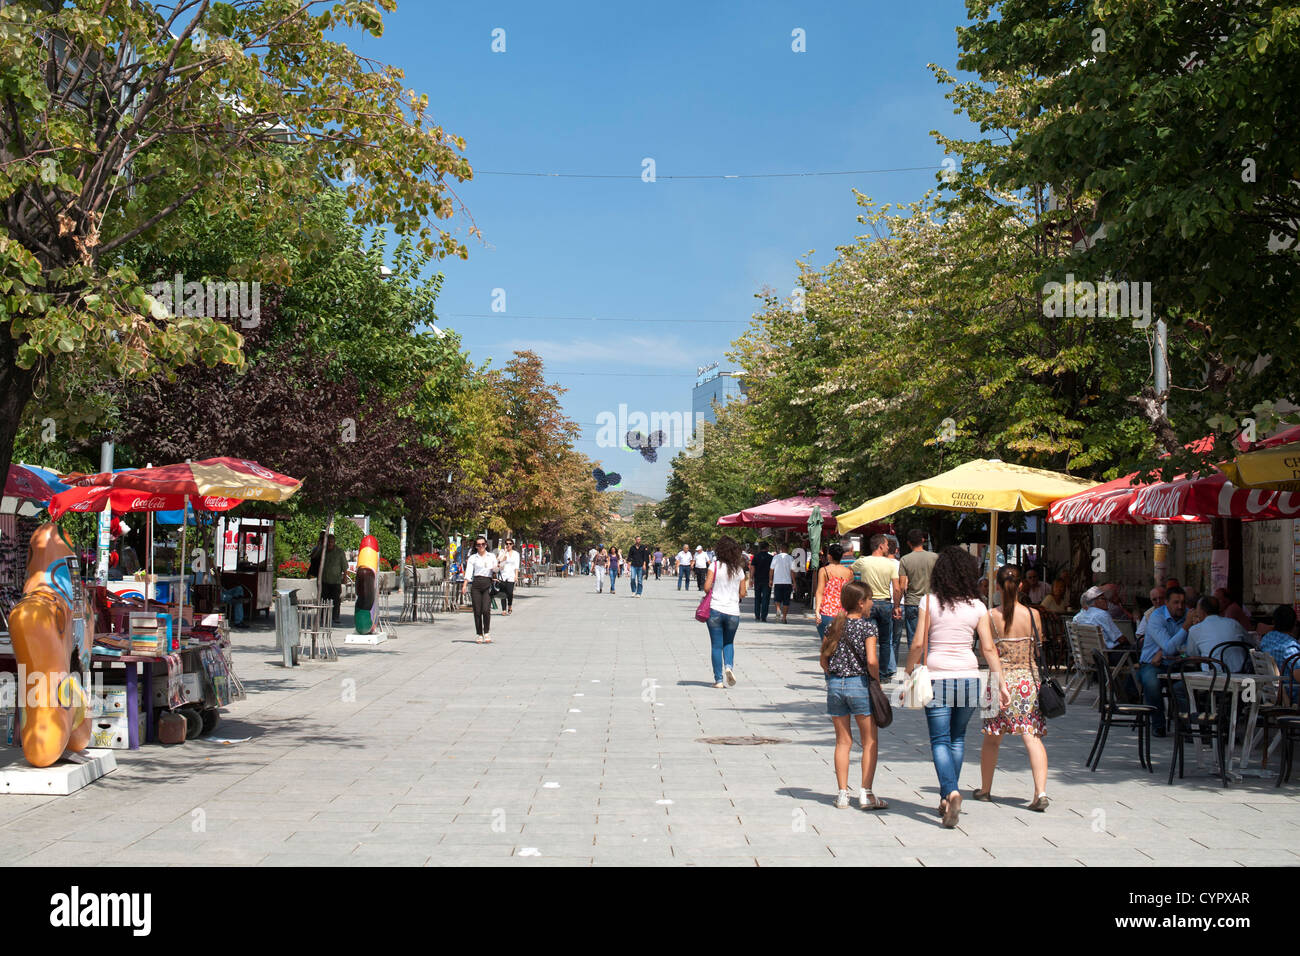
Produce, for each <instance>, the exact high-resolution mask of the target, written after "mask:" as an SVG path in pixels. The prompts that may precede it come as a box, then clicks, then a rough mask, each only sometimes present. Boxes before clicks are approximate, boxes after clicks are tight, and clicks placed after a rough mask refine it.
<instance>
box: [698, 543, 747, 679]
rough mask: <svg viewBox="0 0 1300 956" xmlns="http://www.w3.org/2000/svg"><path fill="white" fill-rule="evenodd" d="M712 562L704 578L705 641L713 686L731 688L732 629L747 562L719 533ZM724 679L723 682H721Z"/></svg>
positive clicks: (736, 623) (737, 624)
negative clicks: (710, 653)
mask: <svg viewBox="0 0 1300 956" xmlns="http://www.w3.org/2000/svg"><path fill="white" fill-rule="evenodd" d="M713 552H714V561H713V564H711V565H710V566H709V573H708V576H707V577H706V578H705V580H704V590H705V591H711V592H712V593H713V597H712V599H711V600H710V603H709V641H710V643H711V644H712V645H713V686H714V687H718V688H724V687H734V686H735V685H736V673H735V671H734V670H732V667H733V666H734V665H735V663H736V649H735V643H734V642H735V640H736V628H738V627H740V599H741V598H743V597H744V596H745V592H746V590H747V581H746V576H747V575H748V573H749V565H748V563H747V562H746V561H745V556H744V554H742V553H741V551H740V545H739V544H737V543H736V541H735V540H734V539H733V538H730V537H728V536H727V535H725V534H724V535H723V536H722V537H721V538H719V539H718V543H717V546H716V547H714V549H713ZM724 681H725V683H724Z"/></svg>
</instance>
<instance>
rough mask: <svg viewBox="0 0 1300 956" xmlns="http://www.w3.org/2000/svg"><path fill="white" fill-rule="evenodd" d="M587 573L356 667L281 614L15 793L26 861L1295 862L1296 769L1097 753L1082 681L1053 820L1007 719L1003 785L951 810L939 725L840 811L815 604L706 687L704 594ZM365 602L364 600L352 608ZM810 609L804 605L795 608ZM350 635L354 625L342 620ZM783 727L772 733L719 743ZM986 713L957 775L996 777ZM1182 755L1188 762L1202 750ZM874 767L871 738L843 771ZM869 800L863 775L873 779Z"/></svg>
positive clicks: (911, 722)
mask: <svg viewBox="0 0 1300 956" xmlns="http://www.w3.org/2000/svg"><path fill="white" fill-rule="evenodd" d="M619 583H620V587H619V590H618V592H617V594H615V595H612V596H611V595H610V594H609V593H605V594H600V595H598V594H595V593H593V590H592V579H591V578H586V577H579V578H575V579H567V580H563V579H561V580H552V581H551V582H550V583H549V584H547V585H546V586H544V587H540V588H534V589H521V590H520V592H519V594H518V596H517V598H516V602H515V606H516V611H515V614H514V615H513V616H511V617H510V618H502V617H499V616H494V618H493V622H494V624H493V628H492V634H493V637H494V639H495V643H494V644H492V645H483V646H480V645H477V644H476V643H475V642H474V633H473V626H472V622H471V619H470V615H469V614H467V613H459V614H440V615H439V616H438V620H437V622H436V624H434V625H427V624H421V625H411V624H407V625H400V626H399V627H398V629H397V631H398V634H399V637H398V638H397V639H395V640H392V641H389V642H388V643H386V644H383V645H380V646H377V647H351V646H342V645H341V644H340V649H339V655H340V659H339V661H338V662H337V663H324V662H317V661H306V662H305V663H304V664H303V665H302V666H301V667H298V668H295V669H293V670H285V669H284V668H282V667H281V666H280V665H279V663H278V660H279V656H278V653H277V652H276V650H275V646H274V634H273V632H272V631H270V630H260V631H252V632H244V633H239V634H237V635H236V637H235V642H236V665H237V670H238V671H239V673H240V674H241V676H242V677H243V679H244V681H245V683H246V684H247V688H248V692H249V693H248V699H247V700H246V701H243V702H240V703H237V704H236V705H234V706H233V707H231V708H230V709H229V710H228V711H227V712H226V714H225V718H224V720H223V723H222V725H221V726H220V727H219V728H218V729H217V731H216V732H215V734H214V736H215V737H217V738H224V739H228V740H232V741H234V742H231V743H221V742H217V741H212V740H199V741H191V742H189V743H186V744H184V745H181V746H174V747H163V746H160V745H156V744H154V745H148V746H146V747H144V748H143V749H141V750H140V751H137V752H134V753H131V752H126V751H119V752H118V753H117V757H118V760H119V769H118V770H117V771H116V772H115V773H113V774H111V775H110V776H109V777H107V778H104V779H103V780H101V781H99V782H97V783H95V784H92V785H91V786H90V787H88V788H86V789H84V790H82V791H81V792H79V793H77V794H75V795H72V796H68V797H27V796H14V795H6V796H4V797H3V798H2V799H0V825H2V826H3V828H4V838H3V841H0V847H2V849H0V853H2V854H3V862H4V863H6V864H13V863H22V864H36V865H39V864H74V865H93V864H114V865H120V864H137V865H168V864H176V865H181V864H218V865H220V864H263V865H284V864H290V865H292V864H325V865H392V864H397V865H457V866H466V865H480V866H481V865H489V866H496V865H514V866H553V865H571V866H588V865H592V864H597V865H599V864H616V865H672V866H682V865H697V866H704V865H736V866H755V865H758V866H773V865H830V864H848V865H866V864H871V865H881V864H884V865H904V866H917V865H920V866H927V867H930V866H945V865H961V866H970V865H981V866H1002V865H1024V864H1043V865H1061V866H1097V865H1115V864H1117V865H1124V866H1149V865H1152V864H1167V865H1198V866H1206V865H1224V866H1235V865H1259V864H1292V865H1294V864H1297V863H1300V813H1297V792H1298V788H1297V787H1296V786H1295V785H1294V784H1292V785H1288V786H1286V787H1284V788H1282V789H1280V790H1275V789H1274V788H1273V781H1272V779H1271V778H1266V779H1249V778H1248V779H1247V780H1246V781H1245V782H1243V783H1239V784H1235V785H1233V786H1232V787H1230V788H1228V789H1226V790H1225V789H1222V788H1221V787H1220V786H1219V785H1218V783H1217V780H1215V779H1214V778H1212V777H1211V776H1209V774H1208V773H1202V774H1200V775H1197V776H1189V777H1188V779H1186V780H1183V781H1177V780H1176V781H1175V783H1174V785H1173V786H1167V785H1166V784H1165V776H1166V774H1167V772H1168V760H1169V754H1170V742H1169V741H1168V740H1157V741H1155V746H1154V757H1155V761H1156V767H1157V769H1156V772H1155V773H1153V774H1147V773H1146V772H1145V771H1143V770H1141V769H1140V767H1139V765H1138V761H1137V753H1136V743H1135V741H1136V738H1135V736H1134V735H1132V734H1130V733H1127V732H1124V731H1119V730H1116V731H1115V732H1113V733H1112V738H1111V740H1110V742H1109V744H1108V746H1107V750H1106V754H1105V758H1104V760H1103V763H1102V767H1101V769H1100V770H1099V771H1098V772H1097V773H1091V772H1089V771H1088V770H1086V769H1085V768H1084V767H1083V762H1084V759H1085V757H1086V755H1087V752H1088V748H1089V746H1090V745H1091V741H1092V732H1093V729H1094V722H1095V718H1094V716H1093V714H1092V712H1091V711H1090V710H1089V709H1088V708H1087V707H1086V706H1084V702H1085V700H1088V699H1090V696H1089V695H1088V694H1086V693H1085V695H1084V696H1082V697H1080V699H1079V701H1078V702H1077V703H1076V704H1075V705H1073V706H1072V707H1071V708H1070V713H1069V714H1068V715H1067V716H1066V717H1065V718H1063V719H1061V720H1057V721H1052V722H1051V724H1050V731H1049V734H1048V736H1047V738H1046V742H1047V747H1048V753H1049V757H1050V760H1051V771H1050V778H1049V783H1048V792H1049V794H1050V795H1051V797H1052V799H1053V803H1052V806H1051V808H1050V809H1049V810H1048V812H1047V813H1046V814H1037V813H1031V812H1029V811H1027V810H1026V809H1025V805H1026V802H1027V799H1028V797H1029V796H1030V790H1031V785H1030V778H1029V771H1028V764H1027V761H1026V759H1025V754H1024V749H1023V747H1022V746H1021V745H1020V743H1019V742H1018V741H1015V740H1009V741H1007V742H1006V743H1005V744H1004V746H1003V750H1002V754H1003V757H1002V759H1003V768H1002V769H1001V770H1000V771H999V774H998V776H997V778H996V781H995V785H994V796H995V802H994V803H992V804H985V803H978V802H975V801H973V800H971V799H969V796H967V799H966V801H965V805H964V808H963V814H962V817H961V822H960V825H959V827H958V828H957V829H956V830H944V829H942V828H941V827H940V825H939V819H938V816H937V814H936V812H935V808H936V806H937V804H938V795H937V793H936V789H937V785H936V778H935V773H934V769H933V767H932V765H931V763H930V758H929V747H928V739H927V736H926V730H925V721H924V718H923V716H922V715H921V714H920V713H919V712H915V711H896V716H895V721H894V725H893V726H892V727H890V728H889V729H888V730H885V731H882V732H881V758H880V767H879V771H878V773H877V776H876V783H875V792H876V794H877V795H878V796H880V797H882V798H884V799H886V800H888V801H889V803H890V807H889V809H888V810H886V811H883V812H876V813H866V812H862V811H860V810H858V809H856V800H855V805H854V808H853V809H850V810H836V809H835V807H834V795H835V778H834V773H833V769H832V751H833V741H834V734H833V732H832V728H831V724H830V721H829V719H828V718H827V717H826V716H825V714H824V710H825V700H824V690H823V684H822V676H821V671H820V669H819V667H818V665H817V638H816V632H815V630H814V628H813V626H812V624H811V619H803V618H798V616H797V615H792V617H791V623H790V624H789V625H786V626H782V625H781V624H780V623H776V622H769V623H767V624H756V623H755V622H754V620H753V616H752V611H751V610H750V605H749V602H746V604H745V606H744V608H743V609H742V610H743V612H744V613H743V614H742V618H741V625H740V630H739V633H738V635H737V641H736V648H737V651H736V672H737V677H738V679H739V683H738V684H737V686H735V687H734V688H731V689H728V690H717V689H715V688H713V687H712V681H711V677H712V674H711V669H710V665H709V642H708V637H707V632H706V630H705V627H704V625H702V624H699V623H697V622H696V621H695V620H694V618H693V615H692V612H693V610H694V607H695V604H696V602H697V600H698V597H699V595H698V592H696V591H690V592H689V593H685V594H683V593H681V592H678V591H677V590H676V589H675V584H674V582H672V581H670V580H668V579H664V580H662V581H654V580H650V581H648V582H647V583H646V586H645V596H644V597H643V598H639V599H636V598H632V597H630V596H629V594H628V591H627V586H626V582H625V581H623V580H621V581H620V582H619ZM349 620H350V618H349ZM796 620H798V623H795V622H796ZM336 634H337V632H336ZM726 737H733V738H734V737H739V738H752V737H761V738H770V740H768V741H767V742H764V743H760V744H757V745H747V746H736V745H725V744H722V743H708V742H705V741H704V738H726ZM978 755H979V733H978V728H977V724H976V722H972V727H971V731H970V733H969V735H968V737H967V758H966V762H965V766H964V770H963V772H962V779H961V783H962V790H963V794H964V795H968V794H969V791H970V789H971V788H972V787H973V786H975V785H976V784H978V782H979V776H978V775H979V768H978ZM1188 767H1189V771H1190V770H1191V767H1192V759H1191V757H1190V754H1189V760H1188ZM858 772H859V763H858V752H857V751H855V754H854V762H853V766H852V769H851V771H850V784H851V785H852V784H853V783H854V782H855V781H856V779H857V774H858ZM855 795H856V794H855Z"/></svg>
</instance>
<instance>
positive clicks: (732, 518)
mask: <svg viewBox="0 0 1300 956" xmlns="http://www.w3.org/2000/svg"><path fill="white" fill-rule="evenodd" d="M745 524H748V522H747V521H746V520H745V514H744V512H742V511H737V512H736V513H735V514H734V515H723V516H722V517H721V518H719V519H718V527H720V528H735V527H739V526H742V525H745Z"/></svg>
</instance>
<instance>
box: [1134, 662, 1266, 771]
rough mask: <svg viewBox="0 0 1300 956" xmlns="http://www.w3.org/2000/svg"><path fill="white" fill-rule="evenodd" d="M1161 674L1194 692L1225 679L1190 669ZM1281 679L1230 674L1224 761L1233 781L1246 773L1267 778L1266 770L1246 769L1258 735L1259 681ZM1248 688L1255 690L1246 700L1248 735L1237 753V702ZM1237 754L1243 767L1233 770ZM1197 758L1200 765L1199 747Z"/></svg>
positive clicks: (1164, 677) (1207, 688) (1205, 689)
mask: <svg viewBox="0 0 1300 956" xmlns="http://www.w3.org/2000/svg"><path fill="white" fill-rule="evenodd" d="M1160 677H1161V679H1162V680H1167V681H1175V680H1181V681H1183V682H1184V683H1185V684H1186V685H1187V689H1188V690H1190V691H1193V692H1195V691H1208V690H1209V689H1210V682H1211V680H1214V679H1215V678H1216V677H1217V678H1218V680H1219V681H1221V680H1222V676H1221V675H1215V674H1212V673H1211V672H1209V671H1191V672H1188V673H1183V674H1161V675H1160ZM1280 681H1281V678H1280V677H1269V676H1268V675H1265V674H1229V675H1228V686H1227V688H1226V689H1225V691H1224V693H1230V694H1232V704H1231V707H1232V709H1231V710H1230V711H1229V713H1228V742H1227V746H1226V747H1225V752H1226V757H1225V760H1226V763H1227V767H1226V769H1227V771H1228V776H1230V777H1232V778H1233V779H1234V780H1240V779H1241V778H1242V777H1243V776H1252V777H1264V776H1267V775H1268V771H1267V770H1247V769H1246V768H1247V766H1248V765H1249V764H1250V748H1251V741H1252V738H1253V737H1254V736H1255V724H1256V722H1257V721H1258V720H1259V703H1260V696H1261V695H1260V684H1272V683H1279V682H1280ZM1247 688H1250V689H1251V691H1252V693H1251V695H1250V699H1249V700H1248V701H1246V703H1248V704H1250V712H1249V714H1248V715H1247V717H1246V735H1245V737H1244V738H1243V742H1242V746H1241V753H1240V754H1237V752H1236V750H1237V711H1238V710H1239V709H1240V708H1239V707H1238V701H1239V700H1241V699H1242V695H1243V694H1244V693H1245V692H1246V689H1247ZM1234 757H1240V764H1241V768H1240V769H1239V770H1233V769H1232V761H1233V758H1234ZM1196 760H1197V763H1198V764H1199V763H1200V760H1201V753H1200V748H1198V749H1197V755H1196Z"/></svg>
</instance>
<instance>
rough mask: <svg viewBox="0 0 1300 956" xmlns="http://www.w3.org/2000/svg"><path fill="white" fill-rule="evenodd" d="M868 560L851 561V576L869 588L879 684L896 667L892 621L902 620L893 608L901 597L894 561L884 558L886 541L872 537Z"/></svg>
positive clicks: (869, 543)
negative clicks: (877, 646)
mask: <svg viewBox="0 0 1300 956" xmlns="http://www.w3.org/2000/svg"><path fill="white" fill-rule="evenodd" d="M867 550H868V551H869V552H870V554H869V556H868V557H865V558H858V560H856V561H854V562H853V574H854V576H855V577H857V578H858V579H859V580H860V581H861V582H862V583H863V584H865V585H866V586H867V587H868V588H870V589H871V620H873V621H875V622H876V629H877V630H878V631H879V634H880V682H881V683H882V684H887V683H889V682H890V681H891V680H893V679H894V669H895V667H896V666H897V661H896V658H897V654H896V650H897V647H898V635H897V634H896V633H895V631H894V618H896V617H902V616H903V611H902V608H901V607H900V608H895V605H896V604H897V603H898V601H899V599H900V598H901V597H902V589H901V588H900V587H899V583H898V562H897V561H895V560H894V559H893V558H891V557H889V556H888V553H889V538H888V537H887V536H885V535H883V534H873V535H872V536H871V540H870V541H869V542H867Z"/></svg>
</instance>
